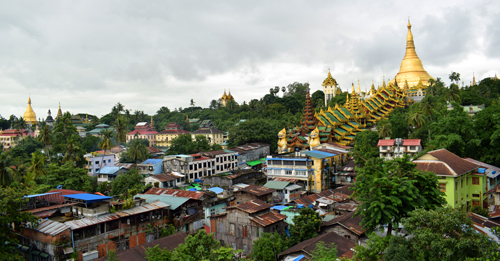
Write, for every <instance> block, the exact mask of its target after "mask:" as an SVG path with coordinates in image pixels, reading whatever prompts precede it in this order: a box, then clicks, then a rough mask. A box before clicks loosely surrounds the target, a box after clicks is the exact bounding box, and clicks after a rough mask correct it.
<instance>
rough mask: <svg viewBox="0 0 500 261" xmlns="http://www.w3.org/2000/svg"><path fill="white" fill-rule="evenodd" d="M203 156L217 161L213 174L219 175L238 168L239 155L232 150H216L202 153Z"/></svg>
mask: <svg viewBox="0 0 500 261" xmlns="http://www.w3.org/2000/svg"><path fill="white" fill-rule="evenodd" d="M201 154H202V155H203V156H207V157H209V158H212V159H215V168H214V171H215V172H213V174H219V173H223V172H227V171H231V170H234V169H237V168H238V156H237V155H238V153H236V152H234V151H230V150H216V151H208V152H202V153H201Z"/></svg>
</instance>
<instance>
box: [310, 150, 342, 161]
mask: <svg viewBox="0 0 500 261" xmlns="http://www.w3.org/2000/svg"><path fill="white" fill-rule="evenodd" d="M302 154H306V155H307V156H310V157H313V158H318V159H325V158H329V157H333V156H336V155H337V154H333V153H328V152H324V151H319V150H311V151H305V152H302Z"/></svg>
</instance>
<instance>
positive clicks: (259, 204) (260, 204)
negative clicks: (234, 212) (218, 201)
mask: <svg viewBox="0 0 500 261" xmlns="http://www.w3.org/2000/svg"><path fill="white" fill-rule="evenodd" d="M271 207H272V205H271V204H269V203H266V202H264V201H262V200H260V199H254V200H251V201H247V202H245V203H241V204H237V205H233V206H229V207H227V208H226V209H233V208H237V209H240V210H243V211H245V212H247V213H250V214H252V213H255V212H259V211H261V210H264V209H268V208H271Z"/></svg>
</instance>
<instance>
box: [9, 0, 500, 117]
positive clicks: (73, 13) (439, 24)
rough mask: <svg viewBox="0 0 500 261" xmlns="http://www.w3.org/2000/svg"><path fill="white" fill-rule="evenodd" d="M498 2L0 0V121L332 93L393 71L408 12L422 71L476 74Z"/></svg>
mask: <svg viewBox="0 0 500 261" xmlns="http://www.w3.org/2000/svg"><path fill="white" fill-rule="evenodd" d="M486 7H487V8H486ZM498 7H500V6H499V4H498V3H497V2H495V1H478V2H474V3H470V2H468V1H447V2H439V3H436V1H418V2H415V3H406V2H404V3H403V2H401V1H390V2H389V1H383V2H373V1H353V2H342V3H334V2H319V1H318V2H310V1H292V2H291V1H272V2H260V3H255V2H254V1H238V2H225V1H209V2H208V1H181V2H178V1H177V2H174V1H172V2H153V3H149V2H148V3H144V2H143V1H123V2H120V3H116V2H102V1H84V2H67V1H48V2H43V4H42V3H40V2H35V1H26V2H22V1H21V2H19V1H16V2H6V3H3V4H2V8H1V9H0V39H2V41H0V93H2V94H3V95H2V98H4V99H3V101H2V103H1V104H0V114H2V115H3V116H4V117H7V116H8V115H10V114H16V115H22V113H24V110H25V108H26V100H27V96H28V95H31V97H32V100H33V108H34V109H35V111H36V112H37V114H38V115H37V116H38V117H45V114H46V111H47V110H48V109H49V108H51V109H52V110H55V109H57V105H58V102H59V101H61V102H62V106H63V109H64V110H70V111H71V112H73V113H79V112H88V113H92V114H97V115H98V116H101V115H103V114H106V113H108V112H109V111H110V109H111V107H112V106H113V105H114V104H116V103H117V102H118V101H120V102H122V103H123V104H125V106H126V108H128V109H132V110H144V111H145V112H146V113H155V112H156V111H157V109H158V108H160V107H161V106H167V107H169V108H171V109H173V108H178V107H187V106H189V100H190V99H194V100H195V101H196V102H197V105H200V106H208V104H209V102H210V100H212V99H218V98H219V97H220V96H221V95H222V92H223V90H224V88H226V89H229V88H230V89H231V93H232V94H233V95H234V96H235V97H236V99H237V101H238V102H241V103H242V102H243V100H246V101H249V100H250V99H253V98H260V97H262V96H263V95H264V94H265V93H267V92H268V91H269V88H270V87H274V86H276V85H279V86H284V85H287V84H289V83H292V82H295V81H299V82H305V81H308V82H310V84H311V87H312V88H313V90H316V89H320V88H321V86H320V84H321V82H322V81H323V79H324V78H325V77H326V73H327V71H328V68H331V70H332V74H333V75H334V77H335V78H336V79H337V81H338V82H339V83H340V84H341V86H342V87H343V88H344V90H345V89H349V90H350V85H351V82H356V81H357V79H360V83H361V85H362V89H364V88H365V87H368V86H369V84H371V81H372V80H374V81H375V84H377V83H378V82H381V81H382V76H385V79H386V80H387V79H389V78H392V77H393V76H394V75H395V74H396V73H397V71H398V70H399V65H400V62H401V59H402V58H403V56H404V51H405V49H404V47H405V44H406V32H407V30H406V19H407V16H408V15H410V16H411V17H412V24H413V28H412V29H413V33H414V36H415V44H416V46H417V53H418V54H419V56H420V58H421V59H422V60H423V62H424V66H425V68H426V69H427V70H428V71H429V73H430V74H431V75H433V76H435V77H436V76H437V77H442V78H447V74H448V73H449V71H450V70H456V71H459V72H461V73H462V75H469V74H470V75H471V74H472V71H475V72H476V73H477V74H478V75H483V76H486V74H488V73H492V72H493V70H495V69H496V68H498V67H495V66H496V65H497V64H498V62H497V60H498V58H496V57H498V48H496V47H497V46H498V44H499V42H500V36H499V35H500V34H498V30H499V29H498V26H496V25H497V24H498V18H497V17H498V12H497V11H492V10H499V8H498ZM495 30H496V31H495ZM481 39H483V40H481ZM481 41H482V42H481ZM478 53H479V54H478ZM471 54H475V56H474V55H472V56H471ZM481 55H483V56H487V58H485V59H483V58H482V59H479V58H477V57H479V56H481ZM488 56H490V57H491V58H489V57H488ZM464 59H469V60H468V61H467V63H464ZM431 69H432V71H431ZM466 81H467V80H466Z"/></svg>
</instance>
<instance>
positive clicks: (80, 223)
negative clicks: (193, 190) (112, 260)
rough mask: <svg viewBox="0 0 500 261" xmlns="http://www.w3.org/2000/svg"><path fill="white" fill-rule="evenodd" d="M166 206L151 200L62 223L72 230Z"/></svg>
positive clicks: (166, 205)
mask: <svg viewBox="0 0 500 261" xmlns="http://www.w3.org/2000/svg"><path fill="white" fill-rule="evenodd" d="M167 207H169V205H168V204H165V203H163V202H160V201H158V202H153V203H149V204H146V205H142V206H139V207H135V208H131V209H127V210H123V211H120V212H116V213H114V214H107V215H104V216H101V217H97V218H83V219H79V220H72V221H68V222H66V223H64V224H66V225H67V226H69V227H70V228H71V229H72V230H75V229H80V228H84V227H88V226H93V225H96V224H100V223H105V222H108V221H112V220H116V219H119V218H123V217H127V216H132V215H137V214H142V213H146V212H149V211H153V210H157V209H163V208H167Z"/></svg>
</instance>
